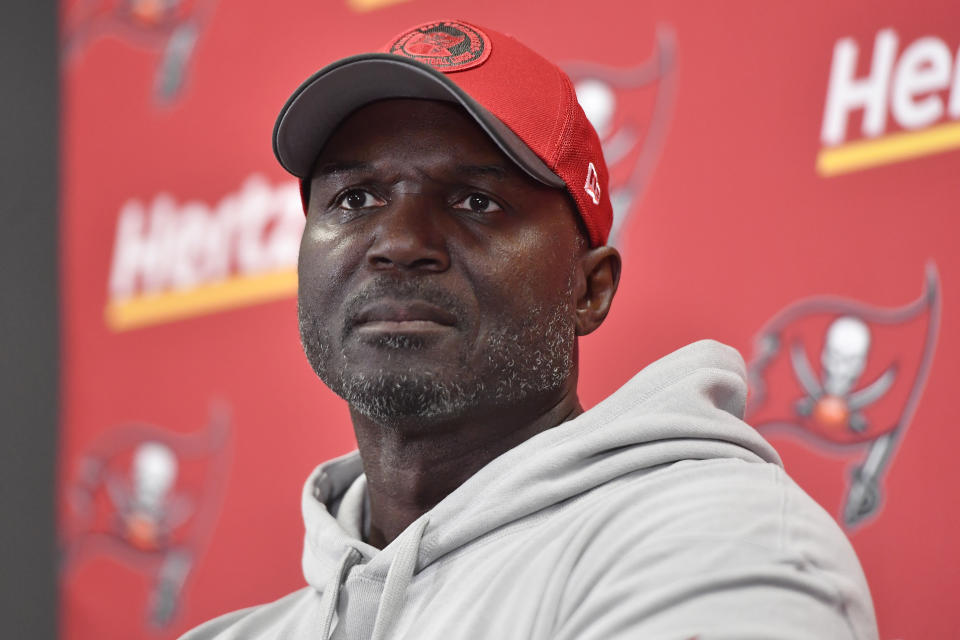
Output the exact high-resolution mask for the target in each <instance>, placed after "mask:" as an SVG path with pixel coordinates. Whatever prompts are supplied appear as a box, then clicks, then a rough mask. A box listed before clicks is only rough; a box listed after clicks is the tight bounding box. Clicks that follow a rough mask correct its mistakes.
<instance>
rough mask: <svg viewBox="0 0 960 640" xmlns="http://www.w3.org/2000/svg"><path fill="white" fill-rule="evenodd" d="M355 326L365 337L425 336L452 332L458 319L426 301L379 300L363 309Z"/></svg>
mask: <svg viewBox="0 0 960 640" xmlns="http://www.w3.org/2000/svg"><path fill="white" fill-rule="evenodd" d="M352 324H353V325H354V328H355V329H356V330H357V331H358V332H359V333H361V334H371V333H406V334H421V333H432V332H436V331H445V330H447V329H450V328H452V327H454V326H455V325H456V324H457V318H456V316H455V315H453V314H452V313H450V312H449V311H447V310H445V309H442V308H441V307H438V306H435V305H432V304H430V303H429V302H424V301H422V300H377V301H376V302H373V303H371V304H369V305H367V306H365V307H363V309H361V310H360V312H359V313H358V314H357V315H356V316H355V318H354V320H353V322H352Z"/></svg>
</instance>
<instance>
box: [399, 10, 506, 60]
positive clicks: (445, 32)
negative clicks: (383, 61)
mask: <svg viewBox="0 0 960 640" xmlns="http://www.w3.org/2000/svg"><path fill="white" fill-rule="evenodd" d="M387 51H389V52H390V53H393V54H396V55H398V56H403V57H405V58H412V59H413V60H416V61H418V62H422V63H424V64H428V65H430V66H431V67H433V68H434V69H437V70H438V71H443V72H445V73H449V72H452V71H463V70H465V69H471V68H473V67H476V66H478V65H481V64H483V62H484V61H485V60H486V59H487V58H488V57H489V56H490V38H489V37H487V34H485V33H484V32H482V31H480V30H479V29H477V28H476V27H473V26H471V25H468V24H465V23H463V22H457V21H454V20H443V21H441V22H430V23H427V24H422V25H420V26H419V27H414V28H413V29H411V30H409V31H407V32H405V33H404V34H402V35H401V36H399V37H398V38H397V39H396V40H394V41H393V44H391V45H389V47H387Z"/></svg>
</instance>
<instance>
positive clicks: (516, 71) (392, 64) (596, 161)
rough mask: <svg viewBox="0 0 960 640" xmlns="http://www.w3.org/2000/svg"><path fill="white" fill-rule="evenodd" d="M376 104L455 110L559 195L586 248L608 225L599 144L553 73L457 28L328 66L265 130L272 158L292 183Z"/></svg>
mask: <svg viewBox="0 0 960 640" xmlns="http://www.w3.org/2000/svg"><path fill="white" fill-rule="evenodd" d="M385 98H425V99H430V100H444V101H447V102H454V103H457V104H459V105H460V106H462V107H463V108H464V110H466V112H467V113H468V114H469V115H470V116H471V117H473V119H474V120H476V122H477V124H478V125H480V127H481V128H482V129H483V130H484V131H485V132H486V133H487V135H489V136H490V138H491V139H492V140H493V141H494V142H495V143H496V144H497V146H498V147H499V148H500V150H501V151H503V153H504V154H506V156H507V157H508V158H510V159H511V160H512V161H513V162H514V163H516V165H517V166H519V167H520V168H521V169H523V170H524V171H525V172H526V173H527V174H528V175H530V177H532V178H534V179H535V180H537V181H539V182H541V183H543V184H546V185H549V186H551V187H556V188H565V189H566V190H567V192H568V193H569V194H570V196H571V197H572V198H573V200H574V202H576V204H577V208H578V210H579V212H580V216H581V218H582V219H583V223H584V226H585V227H586V229H587V232H588V234H589V236H590V244H591V245H592V246H595V247H596V246H600V245H603V244H605V243H606V241H607V236H608V235H609V234H610V226H611V224H612V223H613V207H612V206H611V204H610V195H609V192H608V189H607V184H608V178H609V174H608V172H607V165H606V162H604V159H603V151H602V149H601V147H600V139H599V138H598V137H597V133H596V131H594V129H593V126H592V125H591V124H590V122H589V121H588V120H587V117H586V115H584V113H583V109H581V108H580V105H579V103H577V96H576V93H575V92H574V89H573V83H571V82H570V78H569V77H567V74H565V73H564V72H563V71H562V70H561V69H560V68H559V67H557V66H556V65H555V64H553V63H552V62H550V61H548V60H547V59H546V58H544V57H543V56H541V55H539V54H537V53H535V52H534V51H532V50H531V49H529V48H528V47H526V46H525V45H523V44H521V43H520V42H518V41H517V40H516V39H514V38H512V37H510V36H507V35H504V34H502V33H498V32H496V31H494V30H492V29H486V28H481V27H478V26H476V25H473V24H470V23H468V22H465V21H463V20H436V21H433V22H428V23H425V24H421V25H419V26H416V27H413V28H411V29H407V30H406V31H404V32H403V33H401V34H400V35H398V36H397V37H395V38H393V39H391V40H390V42H389V43H388V44H387V45H386V46H385V47H384V48H383V50H382V51H381V52H378V53H365V54H361V55H356V56H351V57H349V58H344V59H342V60H338V61H336V62H334V63H332V64H330V65H327V66H326V67H324V68H323V69H321V70H320V71H317V72H316V73H315V74H313V75H312V76H311V77H310V78H308V79H307V80H306V82H304V83H303V84H301V85H300V87H299V88H297V90H296V91H294V92H293V95H291V96H290V98H289V99H288V100H287V103H286V104H285V105H284V106H283V109H282V110H281V111H280V115H279V116H278V117H277V123H276V125H275V126H274V129H273V152H274V154H275V155H276V156H277V160H279V161H280V164H281V165H282V166H283V168H284V169H286V170H287V171H289V172H290V173H292V174H293V175H294V176H296V177H298V178H300V189H301V193H302V194H303V196H304V211H306V204H307V203H306V198H307V194H308V191H307V190H308V188H309V179H310V174H311V172H312V171H313V165H314V162H315V161H316V159H317V156H318V155H319V154H320V151H321V150H322V148H323V145H324V144H325V143H326V141H327V140H328V139H329V137H330V135H331V134H332V133H333V131H334V130H335V129H336V128H337V127H338V126H339V125H340V123H341V122H342V121H343V120H344V119H345V118H346V117H347V116H349V115H350V114H351V113H353V112H354V111H356V110H357V109H359V108H360V107H362V106H364V105H366V104H369V103H371V102H374V101H377V100H383V99H385Z"/></svg>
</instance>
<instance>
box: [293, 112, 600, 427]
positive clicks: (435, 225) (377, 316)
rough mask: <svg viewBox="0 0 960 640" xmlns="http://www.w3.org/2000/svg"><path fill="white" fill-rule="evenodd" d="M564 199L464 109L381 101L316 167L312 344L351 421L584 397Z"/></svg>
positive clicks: (306, 272)
mask: <svg viewBox="0 0 960 640" xmlns="http://www.w3.org/2000/svg"><path fill="white" fill-rule="evenodd" d="M575 216H576V213H575V212H574V211H573V209H572V205H571V204H570V201H569V199H568V197H567V195H566V194H565V193H564V192H563V191H561V190H558V189H553V188H550V187H547V186H543V185H541V184H539V183H537V182H535V181H534V180H532V179H531V178H529V177H527V176H526V174H524V173H523V172H522V171H521V170H520V169H519V168H517V167H515V165H513V164H512V162H511V161H510V160H509V159H508V158H507V157H506V156H504V155H503V153H501V152H500V151H499V149H498V148H497V147H496V146H495V144H494V143H493V142H492V141H491V140H490V139H489V138H488V137H487V136H486V135H485V134H484V133H483V132H482V131H481V130H480V128H479V127H478V126H477V124H476V123H475V122H474V121H473V120H472V119H470V117H469V116H467V115H466V114H465V113H464V112H463V111H461V110H460V108H459V107H456V106H454V105H452V104H447V103H442V102H435V101H426V100H385V101H381V102H377V103H374V104H372V105H368V106H366V107H364V108H362V109H360V110H358V111H357V112H356V113H354V114H353V115H352V116H350V117H349V118H348V119H347V120H345V121H344V122H343V123H342V124H341V126H340V127H339V128H338V129H337V130H336V132H335V133H334V135H333V136H332V137H331V138H330V140H329V141H328V143H327V144H326V146H325V147H324V149H323V152H322V153H321V155H320V157H319V158H318V160H317V163H316V166H315V169H314V174H313V178H312V182H311V192H310V204H309V212H308V216H307V223H306V229H305V231H304V234H303V241H302V243H301V246H300V263H299V275H300V285H299V315H300V334H301V339H302V341H303V345H304V350H305V352H306V354H307V358H308V360H309V361H310V363H311V365H312V366H313V368H314V370H315V371H316V372H317V374H318V375H319V376H320V378H321V379H322V380H323V381H324V382H325V383H326V384H327V385H328V386H329V387H330V388H331V389H333V391H334V392H336V393H337V394H339V395H340V396H342V397H343V398H345V399H346V400H347V401H348V402H349V403H350V405H351V406H352V407H353V409H354V410H356V411H359V412H360V413H361V414H363V415H366V416H368V417H370V418H373V419H376V420H383V421H390V420H398V419H399V420H402V419H408V418H416V419H417V421H418V423H421V424H422V423H424V422H428V421H431V420H443V419H449V418H456V417H458V416H466V415H470V416H475V417H477V418H479V417H481V416H483V415H494V414H495V413H496V412H497V411H499V410H503V409H505V408H509V409H519V410H525V409H532V410H536V409H537V408H538V407H537V406H534V405H539V404H545V403H549V402H555V401H556V395H557V392H558V391H559V390H561V389H564V388H565V387H566V386H567V385H569V384H571V382H572V384H575V383H576V380H575V376H574V377H573V378H572V380H571V373H572V372H573V371H574V368H575V364H576V356H575V349H576V341H575V325H574V308H575V307H574V304H575V301H574V299H573V298H574V296H573V293H572V292H573V289H574V280H575V267H576V265H577V258H578V256H579V255H580V254H581V252H582V251H583V250H585V249H586V241H585V240H584V238H583V236H582V235H581V233H580V231H579V229H578V226H577V221H576V218H575Z"/></svg>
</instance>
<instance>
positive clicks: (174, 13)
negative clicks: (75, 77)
mask: <svg viewBox="0 0 960 640" xmlns="http://www.w3.org/2000/svg"><path fill="white" fill-rule="evenodd" d="M215 1H216V0H80V1H79V2H77V3H76V5H75V8H74V10H72V11H70V12H69V13H68V14H67V16H66V18H65V21H64V22H65V37H64V47H63V50H64V53H65V54H66V56H67V57H68V58H70V57H75V56H77V55H78V54H79V53H80V52H81V51H82V50H83V49H84V48H85V47H86V46H87V45H88V44H89V43H90V42H92V41H94V40H97V39H98V38H100V37H103V36H114V37H117V38H120V39H121V40H124V41H125V42H128V43H130V44H133V45H135V46H139V47H141V48H144V49H148V50H150V51H155V52H157V53H159V54H160V62H159V65H158V66H157V75H156V79H155V80H154V97H155V99H156V100H157V102H159V103H160V104H170V103H171V102H173V101H174V100H175V99H176V98H177V96H178V95H179V94H180V91H181V90H182V89H183V86H184V82H185V80H186V76H187V67H188V65H189V63H190V57H191V55H192V54H193V48H194V46H195V45H196V43H197V38H198V37H199V35H200V31H201V30H202V29H203V26H204V25H205V24H206V22H207V20H208V19H209V17H210V14H211V13H213V5H214V2H215Z"/></svg>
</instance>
